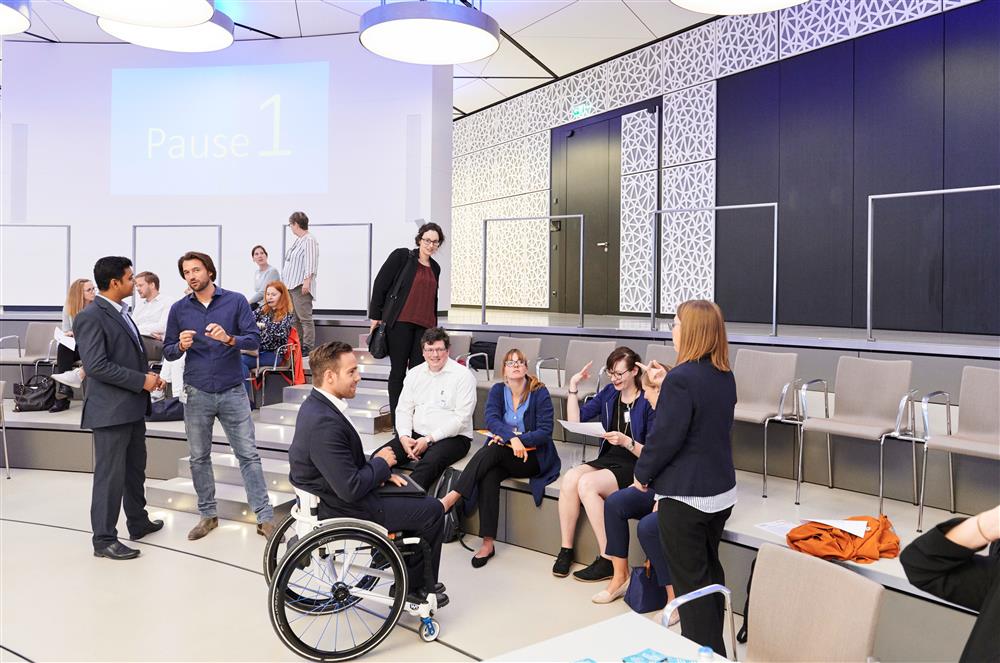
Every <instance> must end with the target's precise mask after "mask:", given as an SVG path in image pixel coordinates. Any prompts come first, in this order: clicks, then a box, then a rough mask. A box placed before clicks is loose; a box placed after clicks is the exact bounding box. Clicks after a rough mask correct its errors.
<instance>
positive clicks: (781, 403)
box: [778, 378, 802, 418]
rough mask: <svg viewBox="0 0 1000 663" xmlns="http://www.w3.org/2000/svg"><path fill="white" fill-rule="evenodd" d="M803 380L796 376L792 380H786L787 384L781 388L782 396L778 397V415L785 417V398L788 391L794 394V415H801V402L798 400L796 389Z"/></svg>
mask: <svg viewBox="0 0 1000 663" xmlns="http://www.w3.org/2000/svg"><path fill="white" fill-rule="evenodd" d="M801 382H802V380H801V379H799V378H795V379H794V380H792V381H791V382H786V383H785V386H784V387H782V388H781V396H779V397H778V416H779V417H781V418H784V416H785V400H787V398H788V392H789V391H791V392H792V393H793V396H792V417H797V416H798V415H799V403H798V402H797V400H796V398H795V396H794V393H795V389H796V388H797V387H798V385H799V384H800V383H801Z"/></svg>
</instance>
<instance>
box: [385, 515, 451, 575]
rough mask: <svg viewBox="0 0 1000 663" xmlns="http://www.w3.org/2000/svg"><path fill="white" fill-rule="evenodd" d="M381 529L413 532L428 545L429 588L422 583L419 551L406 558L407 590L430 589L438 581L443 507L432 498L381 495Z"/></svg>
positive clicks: (421, 560) (442, 533) (421, 557)
mask: <svg viewBox="0 0 1000 663" xmlns="http://www.w3.org/2000/svg"><path fill="white" fill-rule="evenodd" d="M382 509H383V510H384V512H385V523H384V524H385V528H386V529H387V530H389V531H390V532H404V533H406V534H415V535H416V536H419V537H420V538H421V539H423V540H424V541H426V542H427V543H428V545H430V547H431V559H430V565H431V587H425V586H424V563H425V561H424V556H423V553H422V552H417V553H416V554H415V555H410V556H409V557H407V558H406V568H407V575H408V576H409V579H410V587H411V589H425V590H427V591H430V590H431V589H432V588H433V583H436V582H437V581H438V571H439V569H440V568H441V543H442V541H441V539H442V537H443V536H444V507H443V506H441V502H440V501H439V500H436V499H434V498H433V497H383V498H382Z"/></svg>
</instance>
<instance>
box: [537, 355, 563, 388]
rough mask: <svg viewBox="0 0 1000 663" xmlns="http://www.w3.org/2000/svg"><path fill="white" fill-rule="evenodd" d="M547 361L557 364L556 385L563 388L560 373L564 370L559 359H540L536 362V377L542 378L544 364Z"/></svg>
mask: <svg viewBox="0 0 1000 663" xmlns="http://www.w3.org/2000/svg"><path fill="white" fill-rule="evenodd" d="M547 361H554V362H555V363H556V384H558V385H559V386H560V387H561V386H562V373H561V372H560V371H561V370H562V366H561V364H560V362H559V357H543V358H542V359H539V360H538V361H536V362H535V376H536V377H538V376H541V374H542V364H544V363H545V362H547Z"/></svg>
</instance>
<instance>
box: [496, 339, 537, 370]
mask: <svg viewBox="0 0 1000 663" xmlns="http://www.w3.org/2000/svg"><path fill="white" fill-rule="evenodd" d="M514 348H517V349H518V350H520V351H521V352H522V353H523V354H524V358H525V359H527V360H528V371H529V372H531V373H534V372H535V361H537V360H538V352H539V350H541V348H542V339H540V338H522V337H518V338H514V337H513V336H499V337H497V351H496V354H495V355H493V359H494V361H493V367H494V368H493V378H494V379H495V380H499V379H500V378H501V377H502V376H503V357H504V355H505V354H507V352H509V351H510V350H513V349H514Z"/></svg>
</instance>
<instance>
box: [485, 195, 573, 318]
mask: <svg viewBox="0 0 1000 663" xmlns="http://www.w3.org/2000/svg"><path fill="white" fill-rule="evenodd" d="M554 219H579V220H580V324H578V325H577V327H579V328H580V329H583V320H584V313H583V248H584V244H583V235H584V233H583V214H550V215H548V216H508V217H503V218H495V219H483V307H482V320H481V324H484V325H485V324H486V231H487V227H488V226H489V222H490V221H552V220H554Z"/></svg>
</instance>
